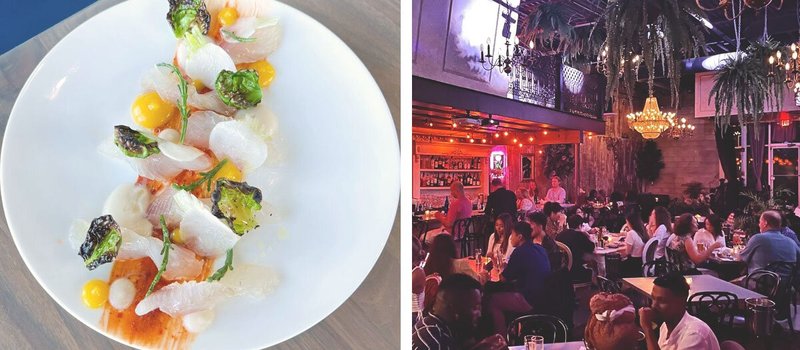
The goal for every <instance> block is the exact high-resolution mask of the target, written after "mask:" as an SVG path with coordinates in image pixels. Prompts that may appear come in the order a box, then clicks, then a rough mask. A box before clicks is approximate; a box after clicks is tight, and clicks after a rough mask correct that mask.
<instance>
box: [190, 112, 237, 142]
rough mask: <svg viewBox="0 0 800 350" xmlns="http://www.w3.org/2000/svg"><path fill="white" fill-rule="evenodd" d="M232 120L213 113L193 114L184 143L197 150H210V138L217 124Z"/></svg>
mask: <svg viewBox="0 0 800 350" xmlns="http://www.w3.org/2000/svg"><path fill="white" fill-rule="evenodd" d="M226 120H230V119H229V118H227V117H225V116H223V115H220V114H217V113H215V112H213V111H199V112H195V113H192V116H191V118H189V124H188V125H187V126H186V138H185V139H184V142H185V143H187V144H189V145H192V146H195V147H197V148H202V149H208V137H209V135H211V130H213V129H214V126H216V125H217V123H220V122H224V121H226Z"/></svg>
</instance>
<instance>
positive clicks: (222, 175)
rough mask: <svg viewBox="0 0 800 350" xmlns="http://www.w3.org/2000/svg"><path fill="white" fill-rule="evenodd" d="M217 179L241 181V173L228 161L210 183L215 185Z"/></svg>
mask: <svg viewBox="0 0 800 350" xmlns="http://www.w3.org/2000/svg"><path fill="white" fill-rule="evenodd" d="M219 179H228V180H232V181H242V172H241V171H240V170H239V169H238V168H237V167H236V165H235V164H233V162H231V161H230V160H228V161H227V162H225V165H223V166H222V168H219V171H218V172H217V174H216V175H214V179H213V180H212V183H214V184H216V183H217V180H219Z"/></svg>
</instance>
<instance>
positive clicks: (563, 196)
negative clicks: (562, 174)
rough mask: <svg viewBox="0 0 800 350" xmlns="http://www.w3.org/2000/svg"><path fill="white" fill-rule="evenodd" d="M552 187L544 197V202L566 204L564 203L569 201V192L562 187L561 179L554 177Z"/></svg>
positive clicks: (551, 181) (551, 180) (551, 182)
mask: <svg viewBox="0 0 800 350" xmlns="http://www.w3.org/2000/svg"><path fill="white" fill-rule="evenodd" d="M550 186H551V187H550V188H549V189H548V190H547V196H545V197H544V201H545V202H556V203H558V204H564V201H566V200H567V191H566V190H564V188H563V187H561V178H559V177H558V176H553V178H551V179H550Z"/></svg>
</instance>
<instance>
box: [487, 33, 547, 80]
mask: <svg viewBox="0 0 800 350" xmlns="http://www.w3.org/2000/svg"><path fill="white" fill-rule="evenodd" d="M532 45H533V42H531V46H532ZM505 46H506V55H505V56H503V55H496V56H495V55H494V54H493V53H492V46H491V44H489V40H487V42H486V51H485V52H484V51H483V44H481V59H480V60H479V61H478V62H480V63H481V65H482V66H483V69H485V70H488V71H491V70H492V69H494V68H495V67H498V68H500V70H502V71H503V73H506V74H508V75H511V73H512V71H513V69H514V68H516V67H519V66H522V65H524V64H525V63H526V62H528V61H529V60H531V59H532V58H533V55H532V52H531V50H529V49H528V48H526V47H524V46H522V45H520V43H519V39H517V38H514V44H511V40H509V39H506V42H505ZM512 46H513V49H512V48H511V47H512Z"/></svg>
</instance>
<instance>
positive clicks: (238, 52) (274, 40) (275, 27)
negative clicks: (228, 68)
mask: <svg viewBox="0 0 800 350" xmlns="http://www.w3.org/2000/svg"><path fill="white" fill-rule="evenodd" d="M259 20H260V19H258V20H257V19H248V18H242V19H240V20H239V21H240V22H243V23H244V24H247V25H256V23H255V22H258V21H259ZM251 21H252V22H253V23H250V22H251ZM237 24H239V23H236V24H234V25H233V26H231V27H232V28H236V25H237ZM242 27H244V25H242V26H241V27H240V29H239V31H241V32H242V33H248V32H249V30H246V29H244V28H242ZM282 35H283V30H282V29H281V26H280V24H278V22H277V21H272V22H270V23H269V25H266V26H264V27H261V28H257V29H255V30H254V31H253V32H252V35H249V36H246V37H248V38H251V39H254V40H253V41H247V42H238V41H236V42H227V41H223V42H222V43H221V44H220V46H222V48H223V49H225V51H227V52H228V54H229V55H230V56H231V58H232V59H233V62H235V63H237V64H238V63H248V62H255V61H259V60H263V59H267V57H269V55H270V54H272V53H273V52H275V50H276V49H278V46H279V45H280V42H281V36H282Z"/></svg>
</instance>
